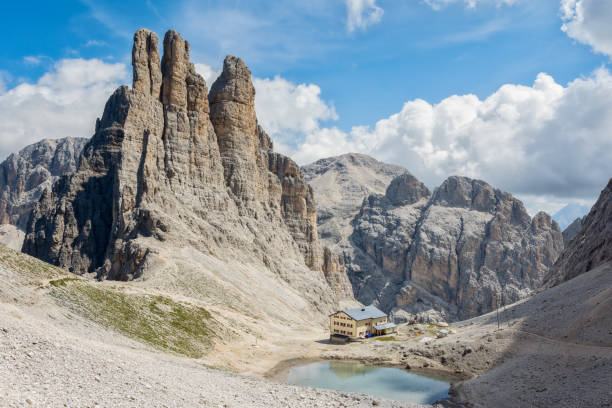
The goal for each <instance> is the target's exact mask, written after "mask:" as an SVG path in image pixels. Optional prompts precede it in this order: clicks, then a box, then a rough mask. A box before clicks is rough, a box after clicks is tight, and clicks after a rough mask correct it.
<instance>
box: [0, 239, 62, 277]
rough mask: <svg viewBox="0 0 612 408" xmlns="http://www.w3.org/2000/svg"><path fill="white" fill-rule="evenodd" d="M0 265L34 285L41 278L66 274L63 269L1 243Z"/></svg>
mask: <svg viewBox="0 0 612 408" xmlns="http://www.w3.org/2000/svg"><path fill="white" fill-rule="evenodd" d="M0 265H2V266H4V267H5V268H7V270H10V271H14V273H16V274H18V276H19V278H20V279H24V280H26V281H28V283H29V284H34V285H38V284H40V281H41V280H46V279H54V278H60V277H62V276H66V275H67V274H68V272H67V271H64V270H63V269H60V268H58V267H56V266H53V265H51V264H48V263H46V262H43V261H40V260H38V259H36V258H33V257H31V256H28V255H25V254H22V253H21V252H17V251H14V250H12V249H10V248H7V247H4V246H1V245H0Z"/></svg>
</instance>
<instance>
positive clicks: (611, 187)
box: [546, 179, 612, 286]
mask: <svg viewBox="0 0 612 408" xmlns="http://www.w3.org/2000/svg"><path fill="white" fill-rule="evenodd" d="M610 260H612V179H610V181H609V182H608V185H607V186H606V187H605V188H604V189H603V190H602V191H601V194H600V195H599V199H598V200H597V202H596V203H595V204H594V205H593V207H592V208H591V211H590V212H589V214H588V215H587V216H586V217H585V218H584V221H583V222H582V227H581V228H580V230H579V232H578V233H576V234H575V236H574V237H573V238H572V239H571V241H570V242H569V243H568V244H567V247H566V248H565V249H564V251H563V253H562V254H561V256H560V257H559V259H558V260H557V262H556V263H555V265H554V267H553V268H552V269H551V270H550V273H549V274H548V276H547V278H546V285H547V286H555V285H558V284H560V283H562V282H565V281H567V280H570V279H572V278H575V277H576V276H578V275H581V274H583V273H585V272H588V271H590V270H591V269H594V268H596V267H597V266H599V265H601V264H603V263H605V262H608V261H610Z"/></svg>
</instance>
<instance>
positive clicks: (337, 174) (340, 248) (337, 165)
mask: <svg viewBox="0 0 612 408" xmlns="http://www.w3.org/2000/svg"><path fill="white" fill-rule="evenodd" d="M407 171H408V170H406V169H405V168H403V167H400V166H395V165H392V164H387V163H383V162H380V161H378V160H376V159H374V158H372V157H370V156H367V155H365V154H358V153H347V154H343V155H341V156H337V157H329V158H326V159H321V160H317V161H316V162H314V163H312V164H309V165H307V166H303V167H302V172H303V173H304V178H305V179H306V181H307V182H308V183H309V184H310V185H311V186H312V187H313V189H314V197H315V201H316V203H317V225H318V231H319V237H320V238H321V240H322V241H323V242H324V243H325V245H327V246H329V247H330V248H332V249H333V250H335V251H337V252H339V253H342V252H344V251H347V250H349V249H350V243H349V237H350V235H351V234H352V231H353V229H352V227H351V221H352V220H353V218H354V217H355V215H357V213H359V208H360V207H361V203H362V201H363V200H364V199H365V198H367V197H368V196H369V195H370V194H383V193H384V192H385V190H386V189H387V186H388V185H389V183H390V182H391V180H393V178H394V177H396V176H399V175H400V174H404V173H406V172H407Z"/></svg>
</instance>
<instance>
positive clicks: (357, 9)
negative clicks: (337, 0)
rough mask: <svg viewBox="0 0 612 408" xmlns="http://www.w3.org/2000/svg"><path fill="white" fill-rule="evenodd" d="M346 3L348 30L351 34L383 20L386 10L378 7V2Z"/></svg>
mask: <svg viewBox="0 0 612 408" xmlns="http://www.w3.org/2000/svg"><path fill="white" fill-rule="evenodd" d="M344 1H345V3H346V12H347V16H346V28H347V30H348V31H349V32H353V31H355V30H356V29H362V30H364V29H366V28H367V27H368V26H370V25H372V24H376V23H379V22H380V21H381V20H382V16H383V14H384V10H383V9H382V8H380V7H378V6H377V5H376V0H344Z"/></svg>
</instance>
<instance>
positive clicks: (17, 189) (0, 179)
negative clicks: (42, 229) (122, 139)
mask: <svg viewBox="0 0 612 408" xmlns="http://www.w3.org/2000/svg"><path fill="white" fill-rule="evenodd" d="M86 142H87V139H83V138H71V137H67V138H64V139H57V140H55V139H44V140H41V141H40V142H37V143H34V144H31V145H29V146H27V147H25V148H23V149H22V150H21V151H19V153H13V154H11V155H10V156H9V157H7V159H6V160H4V161H3V162H2V163H0V223H1V224H11V225H14V226H16V227H17V228H18V229H20V230H23V231H25V229H26V226H27V223H28V218H29V216H30V212H31V211H32V209H33V208H34V206H35V205H36V203H37V202H38V200H39V198H40V196H41V194H42V192H43V191H44V190H45V189H47V188H51V186H52V185H53V183H54V182H55V181H56V180H57V179H58V178H59V177H60V176H63V175H64V174H68V173H72V172H74V171H75V170H76V168H77V165H78V160H79V156H80V155H81V151H82V150H83V146H85V143H86Z"/></svg>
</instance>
